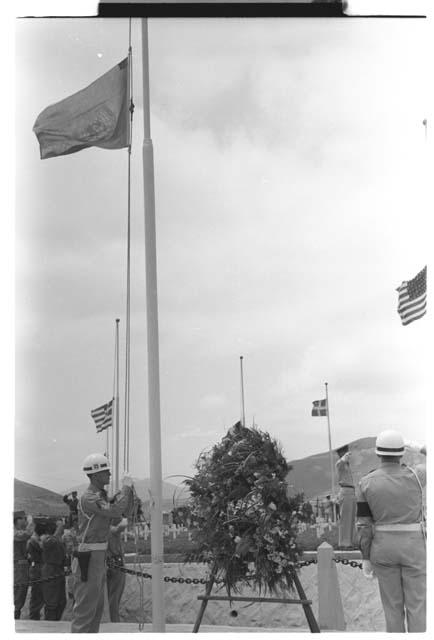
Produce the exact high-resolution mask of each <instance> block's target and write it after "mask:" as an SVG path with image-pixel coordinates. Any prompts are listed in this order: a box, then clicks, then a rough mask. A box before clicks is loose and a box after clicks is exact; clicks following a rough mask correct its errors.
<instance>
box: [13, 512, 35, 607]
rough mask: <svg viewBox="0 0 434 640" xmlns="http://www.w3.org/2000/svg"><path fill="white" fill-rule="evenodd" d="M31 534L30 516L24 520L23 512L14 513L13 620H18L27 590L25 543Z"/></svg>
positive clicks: (27, 575)
mask: <svg viewBox="0 0 434 640" xmlns="http://www.w3.org/2000/svg"><path fill="white" fill-rule="evenodd" d="M32 532H33V523H32V518H31V516H29V517H28V520H26V514H25V512H24V511H14V609H15V611H14V618H15V620H19V619H20V617H21V609H22V608H23V606H24V603H25V601H26V597H27V590H28V588H29V584H28V582H29V562H28V559H27V542H28V540H29V539H30V536H31V535H32Z"/></svg>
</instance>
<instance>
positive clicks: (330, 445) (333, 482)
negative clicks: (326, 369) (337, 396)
mask: <svg viewBox="0 0 434 640" xmlns="http://www.w3.org/2000/svg"><path fill="white" fill-rule="evenodd" d="M325 389H326V404H327V426H328V435H329V457H330V475H331V480H332V496H334V494H335V468H334V465H333V451H332V436H331V431H330V407H329V393H328V382H326V383H325Z"/></svg>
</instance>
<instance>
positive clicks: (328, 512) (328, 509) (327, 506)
mask: <svg viewBox="0 0 434 640" xmlns="http://www.w3.org/2000/svg"><path fill="white" fill-rule="evenodd" d="M324 516H325V521H326V522H333V502H332V501H331V496H326V499H325V502H324Z"/></svg>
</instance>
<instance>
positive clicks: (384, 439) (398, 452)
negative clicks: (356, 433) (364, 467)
mask: <svg viewBox="0 0 434 640" xmlns="http://www.w3.org/2000/svg"><path fill="white" fill-rule="evenodd" d="M375 453H376V454H377V456H395V457H396V456H403V455H404V438H403V437H402V435H401V434H400V433H399V431H394V430H393V429H387V430H386V431H382V432H381V433H379V434H378V436H377V440H376V442H375Z"/></svg>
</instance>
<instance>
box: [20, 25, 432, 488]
mask: <svg viewBox="0 0 434 640" xmlns="http://www.w3.org/2000/svg"><path fill="white" fill-rule="evenodd" d="M425 30H426V22H425V21H422V20H413V21H412V20H387V19H384V20H382V19H379V20H339V19H327V20H320V19H249V20H247V19H244V20H243V19H239V20H238V19H230V20H229V19H190V20H188V19H183V20H181V19H167V18H166V19H152V20H150V21H149V52H150V92H151V131H152V140H153V145H154V158H155V192H156V225H157V261H158V265H157V267H158V301H159V329H160V343H159V344H160V386H161V435H162V463H163V477H164V479H167V480H168V481H170V482H173V483H174V484H179V483H180V482H181V481H182V477H181V476H183V475H191V474H192V473H194V462H195V460H196V459H197V457H198V455H199V454H200V452H201V451H203V450H204V449H207V448H209V447H211V446H212V445H213V444H215V443H216V442H218V441H219V440H220V439H221V438H222V437H223V435H224V434H225V432H226V430H227V429H228V428H229V427H230V426H231V425H232V424H234V423H235V422H237V421H238V420H239V418H240V414H241V401H240V395H241V394H240V360H239V358H240V356H241V355H242V356H243V363H244V393H245V411H246V424H247V425H251V424H252V423H253V421H254V422H255V424H257V425H258V426H259V427H260V428H261V429H263V430H265V431H268V432H269V433H270V434H271V435H272V436H273V437H275V438H276V439H277V440H278V441H279V442H280V443H281V445H282V447H283V452H284V454H285V456H286V457H287V459H288V460H294V459H298V458H302V457H305V456H308V455H312V454H315V453H320V452H323V451H326V450H327V449H328V433H327V420H326V418H313V417H312V416H311V408H312V402H313V401H314V400H318V399H321V398H324V397H325V386H324V384H325V382H328V390H329V405H330V425H331V438H332V446H333V447H336V446H341V445H342V444H345V443H347V442H350V441H352V440H355V439H358V438H361V437H366V436H375V435H376V434H377V433H378V432H379V431H381V430H383V429H386V428H395V429H398V430H400V431H401V432H402V433H403V435H404V437H408V438H413V439H419V440H421V441H425V438H426V430H427V423H428V419H429V411H430V407H429V400H428V399H429V397H430V391H429V389H430V379H429V377H430V371H429V367H428V362H429V361H430V357H429V352H428V350H427V345H428V344H429V335H430V317H429V315H427V316H426V317H424V318H422V319H421V320H418V321H417V322H414V323H413V324H411V325H409V326H407V327H403V326H402V325H401V322H400V318H399V316H398V314H397V311H396V308H397V292H396V288H397V287H398V286H399V285H400V284H401V282H402V281H403V280H408V279H410V278H412V277H414V276H415V275H416V274H417V273H418V271H420V269H422V267H423V266H425V265H426V264H428V263H429V255H430V245H431V240H430V235H429V221H428V210H429V207H428V199H427V187H428V184H429V180H428V171H427V144H426V140H425V129H424V126H423V124H422V122H423V120H424V118H426V117H427V95H426V88H425V86H426V77H427V66H426V65H425V64H424V59H426V51H425V45H424V42H425V37H426V31H425ZM403 43H405V46H403ZM132 46H133V69H134V82H133V91H134V103H135V107H136V108H135V113H134V126H133V146H132V169H131V170H132V193H131V205H132V283H131V287H132V289H131V413H130V416H131V417H130V425H131V426H130V433H131V464H130V471H131V472H132V473H133V475H134V476H137V477H140V478H145V477H148V476H149V455H150V454H149V438H148V417H147V411H148V397H147V355H146V354H147V346H146V291H145V249H144V217H143V181H142V165H141V145H142V139H143V102H142V90H141V61H140V47H141V42H140V24H139V21H138V20H135V21H133V25H132ZM127 48H128V21H127V20H120V19H119V20H118V19H110V20H109V19H106V20H102V19H97V20H90V19H74V20H71V19H50V20H46V19H38V20H32V19H21V20H19V21H17V24H16V54H15V61H16V68H15V89H16V109H15V123H16V136H15V142H16V150H15V153H16V176H15V183H16V192H15V276H16V289H15V301H16V307H15V309H16V310H15V344H16V354H15V370H16V377H15V432H14V433H15V442H14V451H15V477H17V478H19V479H20V480H24V481H26V482H31V483H33V484H37V485H40V486H43V487H45V488H48V489H52V490H54V491H59V492H61V491H63V490H64V489H65V488H67V487H70V486H73V485H76V484H79V483H81V482H82V481H83V480H84V479H85V478H84V476H83V474H82V472H81V464H82V461H83V459H84V457H85V456H86V455H87V454H89V453H92V452H96V451H101V452H102V451H104V450H105V447H106V439H105V434H102V435H98V434H96V432H95V426H94V424H93V422H92V419H91V416H90V411H91V409H93V408H94V407H96V406H98V405H100V404H102V403H103V402H105V401H107V400H108V399H109V398H111V396H112V393H113V367H114V335H115V318H120V332H121V344H120V354H121V381H120V382H121V411H120V415H121V417H122V416H123V399H122V396H123V390H122V389H123V379H124V358H125V289H126V287H125V284H126V211H127V209H126V203H127V152H126V150H114V151H113V150H112V151H108V150H102V149H96V148H93V149H87V150H84V151H81V152H79V153H75V154H72V155H69V156H64V157H59V158H51V159H47V160H43V161H41V160H40V158H39V148H38V143H37V140H36V137H35V135H34V134H33V132H32V127H33V124H34V121H35V119H36V117H37V115H38V114H39V113H40V111H42V110H43V109H44V108H45V107H46V106H48V105H49V104H53V103H55V102H57V101H58V100H61V99H63V98H65V97H66V96H68V95H71V94H72V93H75V92H76V91H78V90H79V89H82V88H84V87H85V86H87V85H88V84H90V83H91V82H92V81H93V80H95V79H96V78H97V77H98V76H100V75H102V74H103V73H105V72H106V71H107V70H108V69H110V68H111V67H113V66H114V65H115V64H117V63H118V62H119V61H120V60H121V59H123V58H124V57H125V56H126V53H127ZM428 267H429V265H428ZM428 270H429V268H428ZM428 314H429V311H428ZM121 429H123V421H122V424H121ZM121 440H122V434H121Z"/></svg>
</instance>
